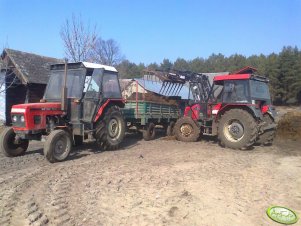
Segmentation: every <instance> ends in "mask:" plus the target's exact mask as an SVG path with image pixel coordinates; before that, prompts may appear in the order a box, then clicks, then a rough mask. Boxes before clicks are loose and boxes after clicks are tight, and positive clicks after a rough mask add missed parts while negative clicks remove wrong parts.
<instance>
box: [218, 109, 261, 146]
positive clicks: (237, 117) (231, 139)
mask: <svg viewBox="0 0 301 226" xmlns="http://www.w3.org/2000/svg"><path fill="white" fill-rule="evenodd" d="M257 133H258V129H257V123H256V121H255V119H254V117H253V116H252V115H251V114H250V113H248V112H247V111H245V110H242V109H232V110H229V111H227V112H226V113H224V114H223V115H222V117H221V119H220V121H219V124H218V138H219V140H220V143H221V145H222V146H225V147H228V148H233V149H242V148H249V147H250V146H252V145H253V144H254V142H255V140H256V137H257Z"/></svg>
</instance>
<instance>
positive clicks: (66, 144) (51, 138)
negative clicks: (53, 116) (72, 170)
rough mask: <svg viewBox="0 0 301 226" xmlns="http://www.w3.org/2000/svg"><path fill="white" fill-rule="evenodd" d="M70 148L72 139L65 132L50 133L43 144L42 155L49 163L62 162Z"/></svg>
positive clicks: (59, 130) (55, 131)
mask: <svg viewBox="0 0 301 226" xmlns="http://www.w3.org/2000/svg"><path fill="white" fill-rule="evenodd" d="M71 148H72V139H71V136H70V134H69V133H68V132H67V131H65V130H61V129H58V130H54V131H52V132H51V133H50V134H49V135H48V137H47V139H46V141H45V144H44V155H45V157H46V159H47V160H48V161H49V162H51V163H54V162H61V161H64V160H65V159H66V158H67V157H68V156H69V153H70V151H71Z"/></svg>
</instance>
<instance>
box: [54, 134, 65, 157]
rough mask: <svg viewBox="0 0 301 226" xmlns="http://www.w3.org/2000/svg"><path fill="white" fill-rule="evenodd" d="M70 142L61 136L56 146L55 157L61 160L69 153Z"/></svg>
mask: <svg viewBox="0 0 301 226" xmlns="http://www.w3.org/2000/svg"><path fill="white" fill-rule="evenodd" d="M68 148H69V147H68V141H67V137H66V136H60V137H59V139H57V141H56V142H55V144H54V152H53V154H54V156H55V158H57V159H60V158H61V157H62V156H64V155H65V154H66V153H67V152H68Z"/></svg>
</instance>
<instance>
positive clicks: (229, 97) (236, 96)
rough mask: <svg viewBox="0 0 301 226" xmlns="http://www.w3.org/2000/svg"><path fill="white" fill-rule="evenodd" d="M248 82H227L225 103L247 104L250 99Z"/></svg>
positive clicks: (224, 95)
mask: <svg viewBox="0 0 301 226" xmlns="http://www.w3.org/2000/svg"><path fill="white" fill-rule="evenodd" d="M248 93H249V91H248V81H247V80H236V81H235V80H234V81H227V82H225V85H224V93H223V102H225V103H235V102H236V103H246V102H249V98H248Z"/></svg>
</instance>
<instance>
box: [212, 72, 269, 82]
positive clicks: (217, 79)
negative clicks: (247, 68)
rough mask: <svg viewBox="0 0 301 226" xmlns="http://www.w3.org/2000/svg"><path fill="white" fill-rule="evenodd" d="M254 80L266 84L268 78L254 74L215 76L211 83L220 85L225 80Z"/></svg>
mask: <svg viewBox="0 0 301 226" xmlns="http://www.w3.org/2000/svg"><path fill="white" fill-rule="evenodd" d="M251 78H253V79H256V80H260V81H263V82H268V81H269V80H268V78H266V77H263V76H259V75H254V74H230V75H217V76H215V77H214V79H213V82H215V83H221V82H223V81H226V80H249V79H251Z"/></svg>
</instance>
